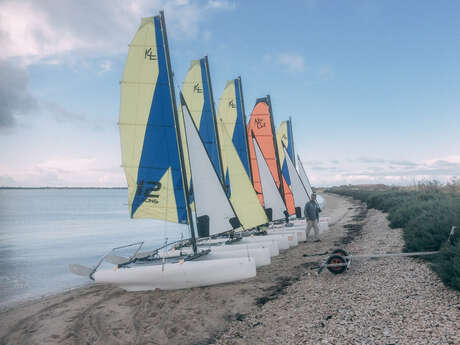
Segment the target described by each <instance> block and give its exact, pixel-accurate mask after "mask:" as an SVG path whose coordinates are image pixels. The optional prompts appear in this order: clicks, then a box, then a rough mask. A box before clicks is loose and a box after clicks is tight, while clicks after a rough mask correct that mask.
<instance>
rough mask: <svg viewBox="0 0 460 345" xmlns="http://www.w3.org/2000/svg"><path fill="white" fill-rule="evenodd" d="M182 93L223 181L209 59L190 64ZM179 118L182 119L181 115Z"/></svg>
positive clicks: (194, 61) (205, 58)
mask: <svg viewBox="0 0 460 345" xmlns="http://www.w3.org/2000/svg"><path fill="white" fill-rule="evenodd" d="M181 91H182V95H183V97H184V99H185V102H186V103H187V106H188V108H189V110H190V114H191V116H192V118H193V121H194V123H196V126H197V128H198V129H199V133H200V136H201V139H202V140H203V143H204V145H205V147H206V151H207V152H208V155H209V158H210V159H211V162H212V164H213V166H214V168H215V169H216V171H217V175H218V176H219V179H220V180H221V181H222V179H223V175H222V166H221V162H220V157H219V148H218V142H219V138H218V136H217V126H216V112H215V109H214V99H213V95H212V88H211V78H210V74H209V64H208V58H207V57H204V58H202V59H199V60H193V61H192V62H191V63H190V68H189V70H188V72H187V75H186V76H185V79H184V82H183V84H182V90H181ZM179 117H181V115H180V114H179ZM186 166H187V164H186ZM187 170H188V169H187ZM188 176H189V175H188Z"/></svg>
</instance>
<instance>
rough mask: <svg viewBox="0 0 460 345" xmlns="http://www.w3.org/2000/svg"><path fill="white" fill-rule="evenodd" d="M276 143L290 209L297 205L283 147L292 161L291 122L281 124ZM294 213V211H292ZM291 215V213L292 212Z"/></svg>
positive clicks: (286, 198) (287, 204)
mask: <svg viewBox="0 0 460 345" xmlns="http://www.w3.org/2000/svg"><path fill="white" fill-rule="evenodd" d="M276 143H277V148H278V157H279V162H280V168H281V179H282V181H283V187H284V195H285V200H286V206H287V207H288V209H289V208H290V207H292V206H293V204H295V200H294V196H293V193H292V183H291V176H290V173H289V169H288V167H287V162H286V157H285V151H284V149H283V147H284V146H285V147H286V150H287V152H288V154H289V155H290V158H291V161H292V160H293V157H294V141H293V137H292V128H291V120H290V119H289V120H287V121H283V122H281V124H280V126H279V128H278V131H277V132H276ZM290 211H292V210H290ZM290 213H291V212H290Z"/></svg>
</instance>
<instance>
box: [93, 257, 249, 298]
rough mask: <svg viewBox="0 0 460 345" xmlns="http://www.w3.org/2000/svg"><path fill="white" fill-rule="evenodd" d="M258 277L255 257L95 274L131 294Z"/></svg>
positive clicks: (121, 269)
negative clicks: (131, 292) (133, 292)
mask: <svg viewBox="0 0 460 345" xmlns="http://www.w3.org/2000/svg"><path fill="white" fill-rule="evenodd" d="M255 276H256V265H255V260H254V259H253V258H252V257H241V258H230V259H220V260H206V261H186V262H184V263H166V264H165V265H149V266H135V267H131V268H120V269H116V270H100V271H97V272H96V273H94V275H93V277H94V280H95V281H96V283H104V284H114V285H116V286H118V287H120V288H122V289H124V290H127V291H145V290H155V289H161V290H177V289H187V288H193V287H199V286H209V285H216V284H222V283H229V282H234V281H238V280H243V279H248V278H253V277H255Z"/></svg>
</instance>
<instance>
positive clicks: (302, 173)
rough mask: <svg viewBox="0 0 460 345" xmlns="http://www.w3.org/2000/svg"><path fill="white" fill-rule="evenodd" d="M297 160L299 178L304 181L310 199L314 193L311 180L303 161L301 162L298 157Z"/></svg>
mask: <svg viewBox="0 0 460 345" xmlns="http://www.w3.org/2000/svg"><path fill="white" fill-rule="evenodd" d="M297 160H298V161H299V176H300V179H301V180H302V183H303V185H304V187H305V189H306V190H307V193H308V197H309V198H310V197H311V194H312V193H313V191H312V189H311V185H310V180H309V179H308V176H307V173H306V172H305V169H304V168H303V164H302V161H301V160H300V157H299V156H297Z"/></svg>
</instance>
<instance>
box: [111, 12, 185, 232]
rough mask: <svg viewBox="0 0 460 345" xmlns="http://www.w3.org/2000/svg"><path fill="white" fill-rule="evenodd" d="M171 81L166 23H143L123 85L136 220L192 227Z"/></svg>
mask: <svg viewBox="0 0 460 345" xmlns="http://www.w3.org/2000/svg"><path fill="white" fill-rule="evenodd" d="M170 76H171V73H170V63H169V53H168V51H167V38H166V28H165V24H164V18H163V16H155V17H149V18H143V19H142V22H141V25H140V27H139V29H138V31H137V33H136V35H135V36H134V38H133V40H132V41H131V44H130V45H129V52H128V57H127V60H126V65H125V69H124V72H123V78H122V81H121V100H120V122H119V126H120V139H121V152H122V165H123V169H124V171H125V175H126V180H127V183H128V201H129V210H130V216H131V217H132V218H154V219H163V220H167V221H170V222H176V223H187V222H188V217H187V209H186V201H185V193H184V186H183V180H182V173H181V161H180V159H181V157H180V153H179V147H178V141H177V133H176V124H175V99H174V90H173V89H172V87H171V85H172V82H171V80H170Z"/></svg>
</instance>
